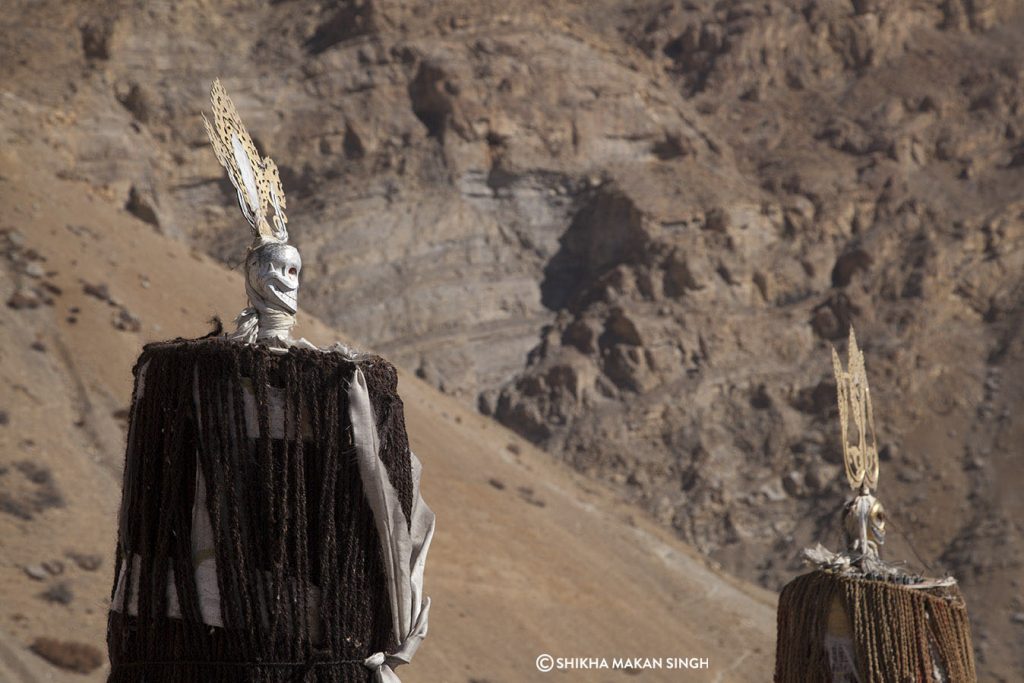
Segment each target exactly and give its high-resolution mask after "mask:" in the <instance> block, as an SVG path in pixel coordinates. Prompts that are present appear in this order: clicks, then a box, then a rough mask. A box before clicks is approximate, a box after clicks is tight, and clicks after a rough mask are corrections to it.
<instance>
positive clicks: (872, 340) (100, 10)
mask: <svg viewBox="0 0 1024 683" xmlns="http://www.w3.org/2000/svg"><path fill="white" fill-rule="evenodd" d="M9 4H10V7H9V8H7V9H6V10H5V12H4V15H3V17H2V18H0V26H2V27H3V28H2V29H0V59H2V60H3V63H4V64H5V66H7V70H6V71H7V72H6V73H5V75H4V76H2V77H0V78H2V79H3V80H2V81H0V88H2V100H0V115H2V116H3V119H2V122H3V126H4V127H3V134H4V141H3V144H4V145H5V150H7V151H6V152H5V153H7V154H8V155H13V156H12V161H11V162H10V164H11V168H27V167H30V166H34V165H41V166H43V167H44V168H47V169H53V171H54V172H55V173H56V175H57V176H59V178H60V179H62V180H63V181H66V182H65V183H62V184H60V185H58V186H57V187H60V188H79V189H80V190H81V191H82V192H87V193H92V196H94V197H96V200H95V201H96V202H99V203H101V204H102V205H103V206H104V207H105V209H104V210H110V211H114V210H117V211H119V212H120V213H121V214H122V215H123V214H129V215H131V216H133V217H134V218H135V219H136V220H138V221H140V222H143V223H148V224H149V226H150V229H151V230H152V231H153V232H156V233H159V234H161V235H163V236H164V237H166V238H170V239H172V240H176V241H177V242H179V243H181V244H184V245H188V246H189V247H191V248H193V249H195V250H197V251H198V252H201V253H203V254H206V255H209V256H211V257H213V258H214V259H215V260H219V261H221V262H223V263H225V264H227V265H229V266H233V265H235V264H236V263H237V261H238V259H239V257H240V254H241V253H242V249H243V248H244V244H245V241H246V239H247V235H246V231H245V230H244V229H243V228H242V226H241V223H240V221H239V218H238V215H237V211H236V210H235V208H234V207H233V193H232V191H231V190H230V186H229V185H228V184H227V182H226V181H225V180H224V178H223V175H222V173H221V170H220V168H219V166H218V165H217V163H216V161H215V159H214V158H213V155H212V154H211V152H210V150H209V148H208V147H207V146H206V144H205V140H204V133H203V130H202V127H201V126H200V125H199V119H198V112H199V110H200V109H202V108H203V107H204V106H205V101H206V93H207V89H208V87H209V84H210V82H211V81H212V80H213V79H214V78H215V77H218V76H219V77H221V78H222V80H223V82H224V84H225V86H226V87H227V89H228V91H229V92H230V93H231V94H232V96H233V97H234V99H235V102H236V104H237V105H238V107H239V109H240V111H241V112H242V115H243V118H244V119H245V120H246V122H247V123H248V125H249V127H250V129H251V131H252V132H253V133H254V135H255V137H256V138H257V141H258V144H259V145H261V146H262V148H263V149H264V150H265V151H266V152H267V153H269V154H271V155H272V156H273V157H274V159H275V160H276V161H277V162H278V164H279V166H280V167H281V171H282V177H283V180H284V185H285V190H286V192H287V193H288V198H289V209H290V210H289V215H290V218H291V224H290V225H291V228H292V234H293V236H294V239H295V241H296V242H297V244H298V246H299V247H300V249H301V250H302V254H303V258H304V263H305V264H306V268H305V270H304V277H305V281H304V285H303V300H302V303H303V306H304V307H306V310H309V311H311V312H313V313H314V314H316V315H317V316H319V317H320V318H321V319H323V320H325V321H327V322H328V323H329V324H332V325H335V326H336V327H337V328H338V329H341V330H343V331H344V332H345V333H346V334H347V335H349V336H351V337H352V338H353V339H355V340H356V341H358V342H359V343H362V344H365V345H368V346H372V347H373V348H375V349H377V350H380V351H381V352H383V353H385V354H386V355H388V356H389V357H391V358H393V359H394V360H396V361H398V362H399V363H400V364H403V365H404V366H405V367H407V368H409V369H410V370H411V371H414V372H415V373H416V374H417V375H418V376H419V377H420V378H422V379H423V380H425V381H426V382H427V383H429V384H431V385H433V386H434V387H436V388H438V389H440V390H441V391H443V392H444V393H446V394H449V395H450V397H451V398H452V399H453V400H454V401H455V402H457V403H458V404H460V405H462V406H463V407H468V408H469V409H471V410H473V411H477V412H480V413H483V414H484V415H486V416H489V417H492V418H494V419H496V420H497V421H498V422H500V423H502V424H504V425H506V426H508V427H510V428H511V429H513V430H515V431H516V432H517V433H518V434H519V435H521V436H522V437H523V438H524V439H526V440H528V441H530V442H532V443H534V444H535V445H537V446H539V447H541V448H542V449H544V450H545V451H547V453H548V454H550V455H551V456H553V457H554V458H556V459H560V460H563V461H565V462H567V463H569V464H571V465H572V466H573V467H574V468H575V469H576V470H577V471H579V472H580V473H582V474H584V475H586V476H587V477H588V478H590V479H592V480H593V481H601V482H603V483H606V484H610V485H611V486H612V487H614V489H615V491H616V495H617V496H618V497H619V498H620V499H622V500H625V501H629V502H632V503H634V504H637V505H638V506H640V507H641V508H642V509H644V510H645V511H647V512H648V513H650V514H651V515H652V516H653V518H654V519H655V520H656V521H657V522H658V523H659V524H660V525H661V527H662V528H664V529H666V530H668V531H669V532H671V533H673V534H675V535H677V536H679V537H681V538H683V539H685V540H686V541H688V542H690V543H691V544H693V545H694V546H695V547H696V548H698V549H699V550H700V551H701V552H703V553H704V554H706V555H707V556H709V557H710V558H712V559H713V560H714V561H715V562H718V563H721V564H722V565H723V566H724V567H725V568H726V569H727V570H729V571H730V572H732V573H734V574H735V575H737V576H739V577H742V578H744V579H747V580H750V581H754V582H757V583H760V584H761V585H762V586H764V587H766V588H769V589H771V590H775V589H777V588H778V587H779V586H781V585H782V584H783V583H784V582H785V581H786V580H787V579H788V578H789V577H791V576H792V575H793V574H794V573H795V572H797V571H799V563H798V561H797V554H798V552H799V549H800V548H801V547H802V546H804V545H807V544H809V543H811V542H812V541H814V540H818V539H822V540H826V541H828V542H829V543H832V544H833V545H834V544H836V543H837V542H838V538H837V531H838V529H837V526H836V525H835V511H836V509H837V507H838V506H839V505H840V503H841V501H842V498H843V495H844V491H843V488H844V484H843V483H842V481H841V477H840V471H841V465H840V455H839V451H838V435H837V431H838V430H837V427H836V424H835V418H834V415H833V408H832V404H833V401H834V398H833V393H832V392H833V391H834V387H833V384H832V381H831V378H830V376H829V374H830V367H829V362H828V353H829V345H830V344H832V343H841V342H842V339H843V338H844V336H845V333H846V328H847V326H848V325H849V324H850V323H853V324H855V325H856V326H857V329H858V334H859V337H860V339H861V341H862V343H863V346H864V348H865V351H866V353H867V356H868V370H869V374H870V377H871V379H872V386H873V389H874V391H873V393H874V395H875V400H876V403H877V405H876V413H877V415H878V418H879V431H880V434H881V438H882V440H883V444H884V449H883V462H882V475H881V488H880V495H881V497H882V499H883V500H884V501H885V503H886V505H887V507H888V508H889V510H890V512H891V517H892V522H893V526H894V532H893V534H892V535H891V540H890V543H889V548H888V553H889V555H890V556H891V557H897V558H905V559H906V560H908V561H910V562H911V563H912V564H914V565H915V566H921V565H922V564H923V565H925V569H926V570H927V571H930V572H932V573H941V572H943V571H951V572H953V573H955V574H956V575H957V576H959V577H960V578H961V580H962V581H963V584H964V588H965V592H966V595H967V597H968V600H969V604H970V607H971V612H972V617H973V618H974V621H975V636H976V644H977V647H978V660H979V666H980V670H981V672H982V673H983V677H984V678H985V680H1006V681H1011V680H1017V679H1019V678H1020V677H1021V676H1022V675H1024V647H1022V646H1021V644H1022V642H1024V603H1022V602H1021V601H1022V598H1021V593H1022V591H1021V586H1020V583H1019V582H1020V578H1019V577H1020V576H1021V575H1024V571H1022V569H1024V541H1022V538H1024V531H1022V522H1021V519H1022V512H1024V510H1022V505H1024V503H1022V502H1021V500H1022V499H1021V497H1020V496H1019V495H1018V494H1017V492H1016V489H1015V486H1014V482H1016V481H1018V480H1019V477H1020V474H1021V468H1022V465H1021V459H1020V457H1019V456H1020V454H1021V450H1022V448H1024V435H1022V430H1024V427H1022V426H1021V421H1020V419H1019V417H1018V415H1019V414H1020V412H1021V408H1022V401H1024V393H1022V391H1021V389H1020V387H1021V385H1022V381H1021V380H1022V379H1024V342H1022V340H1021V325H1022V319H1024V308H1022V293H1024V287H1022V272H1024V203H1022V202H1024V198H1022V191H1024V190H1022V188H1024V146H1022V145H1024V142H1022V141H1024V90H1022V87H1021V83H1022V81H1024V71H1022V67H1021V64H1024V42H1021V41H1020V40H1019V36H1020V35H1021V34H1022V32H1024V16H1022V15H1021V13H1020V11H1019V9H1018V5H1017V3H1013V2H1000V1H999V0H991V1H986V2H978V1H972V2H966V1H964V2H961V1H960V0H913V1H911V0H893V1H891V2H878V1H874V0H856V1H854V2H845V1H840V0H764V1H762V2H711V1H707V0H697V1H694V2H669V1H667V0H664V1H662V0H641V1H640V2H626V1H623V0H597V1H593V2H572V1H565V2H493V1H490V0H485V1H484V2H472V3H470V2H463V1H460V0H446V1H443V2H433V3H416V2H406V1H402V0H347V1H335V0H331V1H327V0H324V1H317V0H281V1H277V2H257V1H255V0H239V1H237V2H230V3H208V2H202V1H199V0H193V1H188V2H179V3H131V2H126V1H124V0H121V1H116V2H103V3H100V2H81V3H74V5H73V6H72V5H69V4H68V3H58V2H27V1H22V0H15V1H14V2H12V3H9ZM22 150H23V151H22ZM60 192H65V190H60ZM50 197H51V201H56V202H57V203H60V202H61V201H62V200H61V198H60V197H61V195H59V194H54V192H52V191H51V195H50ZM45 203H46V202H44V204H45ZM12 227H17V226H12ZM199 300H200V301H202V300H203V299H202V298H200V299H199ZM108 306H111V304H108ZM111 311H112V314H119V313H118V311H117V309H116V306H115V307H113V308H111ZM193 312H195V311H193ZM227 313H228V314H230V313H232V311H228V312H227ZM197 315H198V314H197ZM201 318H202V316H201V315H198V317H196V316H183V317H182V320H183V321H185V320H187V321H188V322H189V323H190V324H193V325H194V324H196V323H197V322H198V321H199V320H201ZM177 333H178V330H177V329H175V330H174V332H171V331H170V330H169V329H167V328H165V329H164V332H163V334H164V335H169V334H177ZM153 336H161V335H160V334H154V335H153ZM30 357H34V356H30ZM453 405H454V404H453ZM106 407H108V406H105V408H104V409H106ZM453 410H454V409H453ZM466 419H468V416H467V417H466ZM494 428H495V427H494V426H493V425H492V426H491V427H489V429H494ZM89 438H94V439H97V440H104V439H105V440H106V441H103V444H104V445H103V447H104V448H111V447H112V446H113V445H116V442H117V432H116V431H111V432H110V433H109V434H106V433H105V432H103V430H102V429H99V428H97V429H96V430H95V434H94V435H93V436H90V437H89ZM115 450H116V449H115ZM506 490H508V489H506Z"/></svg>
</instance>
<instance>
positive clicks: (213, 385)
mask: <svg viewBox="0 0 1024 683" xmlns="http://www.w3.org/2000/svg"><path fill="white" fill-rule="evenodd" d="M357 362H358V365H359V367H361V368H362V370H363V372H364V374H365V376H366V379H367V384H368V386H369V390H370V397H371V401H372V403H373V407H374V410H375V412H376V418H377V426H378V431H379V434H380V442H381V460H382V461H383V463H384V466H385V469H386V470H387V473H388V475H389V477H390V479H391V482H392V484H393V485H394V487H395V488H396V490H397V491H398V493H399V498H400V500H401V505H402V509H403V511H404V512H405V514H406V523H408V519H409V515H410V510H411V508H412V471H411V461H410V454H409V443H408V436H407V435H406V431H405V424H404V417H403V413H402V401H401V399H400V398H399V397H398V394H397V385H398V378H397V373H396V372H395V368H394V367H393V366H391V365H390V364H389V363H387V362H386V361H384V360H383V359H381V358H378V357H369V358H366V359H360V360H358V361H357ZM355 367H356V363H354V362H352V361H351V360H349V359H347V358H346V357H345V356H343V355H342V354H340V353H334V352H324V351H314V350H305V349H290V350H289V351H288V352H287V353H274V352H271V351H269V350H267V349H265V348H262V347H259V346H251V345H243V344H239V343H236V342H229V341H225V340H222V339H217V338H204V339H201V340H195V341H185V340H177V341H174V342H168V343H160V344H151V345H149V346H147V347H146V348H145V349H144V350H143V352H142V355H141V356H140V357H139V359H138V361H137V362H136V365H135V370H134V373H135V382H136V391H135V395H134V396H133V400H132V407H131V413H130V427H129V434H128V445H127V450H126V454H125V466H124V489H123V499H122V506H121V513H120V520H119V532H118V544H117V553H116V566H115V581H116V577H117V576H118V575H119V574H120V572H121V570H122V568H124V570H125V572H126V574H127V581H126V585H127V589H126V591H125V593H126V594H125V596H124V604H128V603H129V602H130V600H131V598H132V596H138V614H137V616H136V615H132V616H127V615H124V614H120V613H118V612H111V613H110V619H109V625H108V631H107V642H108V649H109V653H110V660H111V673H110V677H109V679H108V681H109V682H110V683H130V682H136V681H145V682H146V683H163V682H167V683H170V682H171V681H175V682H177V681H214V682H217V681H254V682H256V681H259V682H263V681H266V682H268V683H269V682H277V681H325V682H326V681H344V682H349V681H352V682H355V681H360V682H362V681H368V680H370V678H371V675H372V672H371V671H369V670H368V669H366V668H364V667H363V666H362V661H363V659H364V658H366V657H368V656H369V655H371V654H373V653H375V652H379V651H389V650H391V649H393V648H394V647H396V646H397V643H395V642H394V636H393V632H392V623H391V612H390V606H389V605H390V602H389V599H388V593H387V584H386V573H385V569H384V565H383V555H382V551H381V547H380V542H379V540H378V537H377V531H376V526H375V524H374V520H373V514H372V512H371V510H370V508H369V505H368V503H367V502H366V499H365V496H364V494H363V488H362V483H361V481H360V477H359V471H358V466H357V463H356V456H355V451H354V448H353V446H352V433H351V423H350V421H349V419H348V394H347V391H348V385H349V381H350V380H351V378H352V374H353V372H354V370H355ZM143 369H144V370H143ZM143 373H144V377H142V374H143ZM194 378H198V390H197V389H196V386H195V385H196V384H197V383H196V382H195V381H194ZM140 379H142V381H143V382H144V387H145V388H144V391H142V392H141V395H140V392H139V391H138V387H139V382H140ZM243 380H248V381H251V383H252V387H253V392H254V395H255V399H256V405H257V410H256V412H257V415H258V423H259V433H260V436H259V437H258V438H248V437H247V435H246V424H245V414H244V410H243V409H242V407H243V406H244V403H243V388H242V387H243ZM270 387H274V388H275V393H276V392H280V395H281V396H282V397H283V403H284V421H285V433H286V434H295V433H297V432H298V433H301V434H304V435H305V438H298V439H292V440H286V439H272V438H270V437H269V434H270V410H269V391H270ZM197 403H198V411H197V409H196V405H197ZM197 468H199V470H200V471H201V472H202V474H203V477H204V480H205V482H206V487H207V510H208V512H209V515H210V522H211V525H212V527H213V535H214V543H215V546H216V564H217V581H218V586H219V589H220V595H221V613H222V616H223V619H224V627H223V628H220V627H211V626H208V625H205V624H203V623H202V618H201V613H200V608H199V598H198V592H197V587H196V584H195V579H194V574H193V558H192V542H191V539H192V529H191V523H192V504H193V495H194V484H195V481H196V476H197ZM133 555H137V556H139V557H141V563H139V566H138V571H135V570H134V569H133V567H132V562H131V558H132V556H133ZM172 569H173V570H174V577H175V584H176V585H175V586H174V589H175V590H176V594H177V598H178V603H179V605H180V607H181V613H182V618H181V619H175V618H169V617H167V616H166V614H167V576H168V570H172ZM314 587H316V589H318V590H319V593H320V602H319V619H317V620H315V621H318V622H319V628H318V629H317V632H316V633H314V632H313V630H312V629H311V628H310V619H309V618H308V617H307V615H308V613H309V612H310V611H311V610H312V608H311V607H310V605H311V603H312V601H313V588H314ZM112 596H113V593H112ZM271 596H272V597H271Z"/></svg>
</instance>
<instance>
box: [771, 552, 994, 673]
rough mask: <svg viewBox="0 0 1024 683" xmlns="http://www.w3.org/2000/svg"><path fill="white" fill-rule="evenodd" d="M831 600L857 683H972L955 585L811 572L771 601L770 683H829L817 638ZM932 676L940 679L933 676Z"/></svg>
mask: <svg viewBox="0 0 1024 683" xmlns="http://www.w3.org/2000/svg"><path fill="white" fill-rule="evenodd" d="M836 599H838V600H839V604H840V605H841V606H842V608H843V610H844V612H845V614H846V618H847V619H848V621H849V628H850V631H851V633H852V636H853V647H854V652H855V657H856V660H857V662H856V664H857V668H858V672H859V674H860V680H861V681H862V682H863V683H889V682H893V683H896V682H899V683H902V682H904V681H913V682H915V683H916V682H918V681H920V682H928V683H932V682H938V681H945V682H947V683H973V682H974V681H976V680H977V675H976V674H975V671H974V653H973V649H972V646H971V627H970V623H969V621H968V618H967V606H966V604H965V603H964V600H963V597H962V596H961V595H960V591H959V589H958V588H957V587H956V586H948V587H937V588H927V589H922V588H909V587H907V586H903V585H899V584H895V583H890V582H887V581H869V580H867V579H861V578H853V577H845V576H840V575H838V574H834V573H831V572H825V571H814V572H811V573H809V574H804V575H803V576H799V577H797V578H796V579H794V580H793V581H791V582H790V583H789V584H787V585H786V587H785V588H783V589H782V595H781V596H780V597H779V610H778V641H777V645H776V659H775V681H776V683H808V682H819V681H820V682H831V681H832V680H833V675H832V669H831V666H830V661H829V656H828V652H827V651H826V646H825V637H826V634H827V633H828V629H829V612H830V609H831V608H832V605H833V601H834V600H836ZM936 665H937V667H938V671H941V672H943V674H944V676H945V677H944V678H937V677H936Z"/></svg>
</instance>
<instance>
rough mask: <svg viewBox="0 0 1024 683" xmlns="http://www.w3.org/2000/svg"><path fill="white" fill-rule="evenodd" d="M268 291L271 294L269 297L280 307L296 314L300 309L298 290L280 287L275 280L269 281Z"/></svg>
mask: <svg viewBox="0 0 1024 683" xmlns="http://www.w3.org/2000/svg"><path fill="white" fill-rule="evenodd" d="M267 293H268V294H269V295H270V297H269V298H270V300H271V302H272V303H274V304H276V305H277V306H278V307H280V308H282V309H284V310H285V311H288V313H291V314H292V315H295V313H296V312H297V311H298V310H299V301H298V290H296V289H288V290H285V289H282V288H280V287H278V286H277V285H276V284H274V283H273V282H268V283H267Z"/></svg>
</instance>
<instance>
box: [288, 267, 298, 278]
mask: <svg viewBox="0 0 1024 683" xmlns="http://www.w3.org/2000/svg"><path fill="white" fill-rule="evenodd" d="M288 274H289V275H292V276H295V275H298V274H299V269H298V268H296V267H295V266H292V267H291V268H289V269H288Z"/></svg>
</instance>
